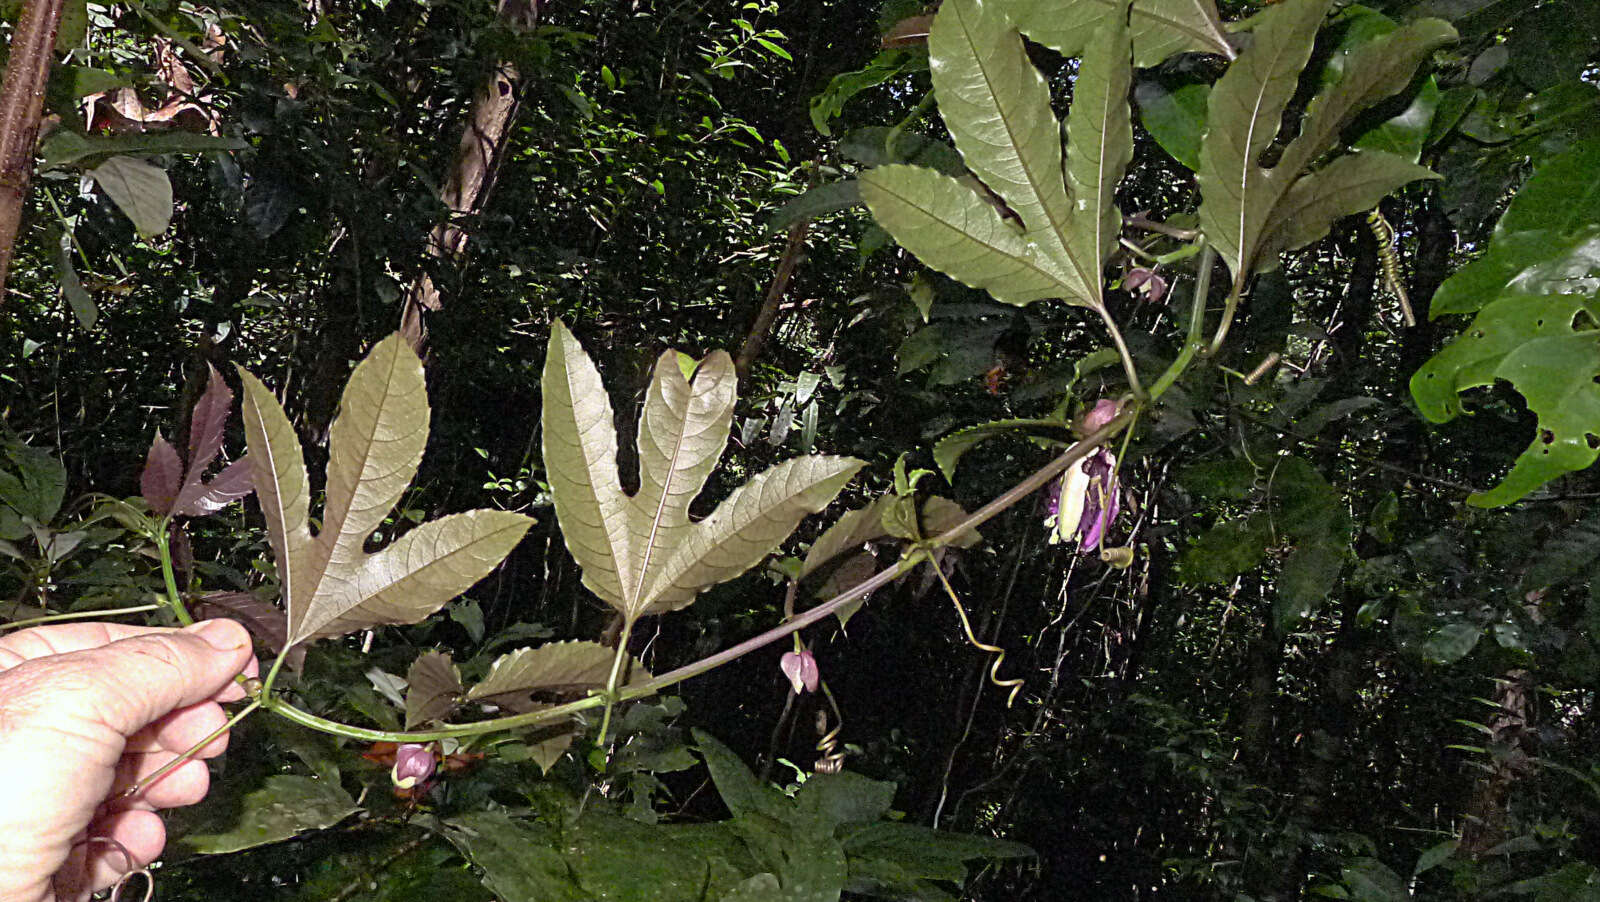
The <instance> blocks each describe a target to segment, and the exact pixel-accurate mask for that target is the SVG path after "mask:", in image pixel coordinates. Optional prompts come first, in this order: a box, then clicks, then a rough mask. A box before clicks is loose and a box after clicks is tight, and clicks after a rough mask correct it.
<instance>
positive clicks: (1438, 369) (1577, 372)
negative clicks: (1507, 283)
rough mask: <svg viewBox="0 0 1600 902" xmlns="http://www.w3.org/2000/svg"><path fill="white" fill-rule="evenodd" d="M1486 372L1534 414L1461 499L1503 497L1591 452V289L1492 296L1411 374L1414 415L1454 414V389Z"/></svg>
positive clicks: (1595, 309)
mask: <svg viewBox="0 0 1600 902" xmlns="http://www.w3.org/2000/svg"><path fill="white" fill-rule="evenodd" d="M1496 379H1504V380H1506V381H1507V382H1509V383H1511V385H1512V387H1513V388H1515V389H1516V390H1517V391H1518V392H1520V393H1521V394H1522V396H1523V398H1525V399H1526V401H1527V404H1528V409H1529V410H1531V411H1533V413H1534V414H1535V415H1536V416H1537V417H1538V420H1539V421H1538V426H1537V431H1536V433H1535V435H1534V439H1533V443H1532V444H1530V445H1529V446H1528V449H1527V450H1526V451H1524V452H1523V453H1522V455H1521V456H1519V457H1518V458H1517V461H1516V464H1515V465H1514V466H1513V467H1512V469H1511V472H1510V473H1509V474H1507V475H1506V478H1505V479H1504V480H1503V481H1502V482H1501V483H1500V484H1499V485H1497V486H1495V487H1494V488H1493V489H1491V490H1489V491H1487V492H1480V493H1477V494H1475V495H1473V496H1472V497H1471V498H1469V499H1468V502H1469V503H1470V504H1473V505H1475V506H1478V507H1499V506H1502V505H1506V504H1510V503H1511V502H1513V501H1516V500H1517V499H1519V498H1522V497H1523V496H1524V495H1527V494H1528V493H1529V492H1531V491H1533V490H1534V489H1536V488H1538V487H1539V486H1541V485H1543V484H1545V483H1546V482H1549V481H1550V480H1552V479H1555V478H1556V477H1558V476H1561V475H1562V474H1565V473H1570V472H1573V471H1575V470H1581V469H1584V468H1585V467H1588V466H1589V465H1590V464H1592V463H1594V461H1595V457H1596V456H1597V454H1600V384H1597V380H1600V297H1596V296H1589V297H1584V296H1580V295H1545V296H1542V297H1528V296H1523V295H1517V294H1507V295H1505V296H1502V297H1501V298H1499V299H1498V300H1495V301H1494V302H1492V303H1490V304H1487V305H1486V306H1484V308H1483V310H1482V312H1480V313H1479V314H1478V315H1477V317H1476V318H1475V319H1473V321H1472V325H1471V326H1469V327H1468V328H1467V330H1466V331H1465V332H1463V333H1462V334H1461V335H1460V336H1458V337H1457V338H1456V340H1455V341H1453V342H1451V343H1450V344H1449V345H1448V346H1446V347H1445V348H1444V349H1443V350H1441V351H1440V352H1439V353H1438V354H1436V355H1434V357H1433V359H1431V360H1429V361H1428V362H1427V363H1426V364H1424V365H1423V366H1422V368H1421V369H1419V370H1418V371H1417V373H1416V375H1414V376H1412V378H1411V394H1412V397H1413V398H1415V399H1416V402H1417V407H1418V408H1419V409H1420V410H1421V411H1422V414H1423V415H1424V416H1426V417H1427V418H1428V419H1430V420H1432V421H1434V422H1436V423H1443V422H1447V421H1449V420H1451V419H1453V418H1455V417H1456V416H1457V415H1458V414H1460V413H1461V401H1460V398H1459V397H1458V395H1459V393H1460V392H1463V391H1466V390H1468V389H1472V388H1478V387H1481V386H1485V385H1489V384H1491V383H1493V382H1494V381H1495V380H1496Z"/></svg>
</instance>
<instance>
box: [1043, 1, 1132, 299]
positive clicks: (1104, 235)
mask: <svg viewBox="0 0 1600 902" xmlns="http://www.w3.org/2000/svg"><path fill="white" fill-rule="evenodd" d="M1126 12H1127V9H1126V6H1125V5H1123V4H1118V5H1117V6H1116V7H1115V10H1114V12H1113V14H1112V15H1110V16H1107V17H1105V19H1104V20H1103V22H1102V24H1101V26H1100V28H1099V29H1098V30H1096V32H1095V35H1094V39H1093V40H1092V41H1091V42H1090V44H1089V46H1088V47H1087V48H1085V49H1084V53H1083V61H1082V63H1081V64H1080V65H1079V67H1078V80H1077V83H1076V84H1075V85H1074V87H1073V93H1072V109H1071V111H1070V112H1069V113H1068V115H1067V159H1066V177H1067V185H1068V188H1069V189H1070V190H1071V192H1072V217H1071V220H1070V227H1069V228H1068V230H1067V232H1066V244H1067V248H1068V251H1069V257H1070V259H1071V261H1072V263H1073V265H1074V266H1075V267H1076V270H1077V274H1078V278H1079V280H1080V281H1081V282H1082V283H1083V287H1084V290H1085V291H1086V292H1088V294H1089V296H1090V297H1091V298H1092V299H1093V300H1094V302H1095V304H1096V305H1100V304H1103V303H1104V297H1103V290H1104V286H1105V280H1104V279H1103V278H1102V274H1103V272H1104V267H1105V262H1106V259H1107V258H1108V257H1110V256H1111V252H1112V250H1114V249H1115V248H1116V246H1117V235H1118V233H1120V232H1121V231H1122V211H1121V210H1118V209H1117V184H1118V183H1119V182H1121V181H1122V176H1123V173H1124V172H1125V171H1126V170H1127V168H1128V163H1129V161H1131V160H1132V159H1133V119H1132V111H1131V110H1130V108H1129V106H1128V92H1129V90H1131V89H1132V87H1133V68H1132V66H1131V64H1130V61H1129V60H1130V57H1129V49H1128V27H1127V15H1126ZM1029 68H1032V67H1031V66H1030V67H1029Z"/></svg>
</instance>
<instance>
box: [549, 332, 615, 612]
mask: <svg viewBox="0 0 1600 902" xmlns="http://www.w3.org/2000/svg"><path fill="white" fill-rule="evenodd" d="M541 391H542V392H543V395H544V414H543V416H544V429H543V449H544V459H545V467H546V471H547V472H548V474H549V479H550V489H551V494H552V495H553V496H554V498H555V508H556V518H557V520H558V521H559V522H560V524H561V537H562V539H563V541H565V542H566V545H567V550H568V551H570V552H571V553H572V557H573V558H574V559H575V560H576V561H577V562H578V565H579V566H580V567H581V568H582V569H583V584H584V585H585V586H588V587H589V591H591V592H593V593H594V594H596V595H598V596H600V598H601V599H602V600H604V601H605V602H606V603H607V604H610V605H612V606H613V607H617V608H618V609H619V610H620V609H621V606H622V605H623V604H625V603H626V598H627V594H626V592H627V590H626V589H625V588H624V587H625V586H635V585H638V584H639V575H638V570H637V568H636V566H635V564H636V562H635V560H634V558H633V555H632V546H633V543H632V541H631V537H630V523H631V517H630V516H629V509H630V508H631V506H632V501H631V499H629V498H628V496H627V495H625V494H623V492H622V482H621V480H620V478H619V477H618V475H617V434H616V430H615V427H614V426H613V425H612V421H613V416H612V411H611V399H610V398H609V397H607V395H606V391H605V386H604V385H602V384H601V382H600V372H599V370H597V369H595V366H594V362H593V361H591V360H590V359H589V357H588V355H586V354H584V352H583V348H582V347H581V346H580V345H579V344H578V340H577V339H576V338H574V337H573V335H572V333H571V332H569V331H568V330H567V327H566V326H565V325H564V324H562V323H561V322H560V321H559V320H557V321H556V322H555V323H554V324H553V325H552V326H551V328H550V351H549V354H548V355H547V356H546V358H545V365H544V379H543V381H542V383H541Z"/></svg>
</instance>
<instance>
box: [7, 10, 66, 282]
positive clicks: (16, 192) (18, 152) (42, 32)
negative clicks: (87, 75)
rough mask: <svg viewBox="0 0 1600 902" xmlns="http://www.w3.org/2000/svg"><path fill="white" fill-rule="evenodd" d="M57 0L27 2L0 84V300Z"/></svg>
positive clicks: (35, 133)
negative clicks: (2, 81) (1, 83)
mask: <svg viewBox="0 0 1600 902" xmlns="http://www.w3.org/2000/svg"><path fill="white" fill-rule="evenodd" d="M61 5H62V0H29V2H27V3H26V4H25V5H24V6H23V10H22V17H21V19H19V20H18V21H17V27H16V29H15V30H14V31H12V33H11V47H10V50H11V58H10V59H9V60H7V61H6V74H5V82H4V84H3V85H0V298H3V297H4V296H5V285H6V275H7V273H8V272H9V271H10V269H11V256H12V253H13V251H14V249H15V246H16V243H17V232H18V231H20V230H21V228H22V208H23V205H24V203H25V202H26V201H27V199H28V182H29V180H30V179H32V177H33V155H34V146H35V145H36V144H37V143H38V138H39V113H40V111H41V110H43V109H44V86H45V81H46V80H47V79H48V78H49V77H50V62H51V55H52V53H53V52H54V50H55V44H56V28H57V27H58V26H59V25H60V24H61Z"/></svg>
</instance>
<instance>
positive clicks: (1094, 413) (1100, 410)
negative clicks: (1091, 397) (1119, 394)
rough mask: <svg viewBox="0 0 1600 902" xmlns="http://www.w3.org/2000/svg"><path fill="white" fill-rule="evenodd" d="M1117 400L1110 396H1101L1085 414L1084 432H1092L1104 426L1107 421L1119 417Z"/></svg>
mask: <svg viewBox="0 0 1600 902" xmlns="http://www.w3.org/2000/svg"><path fill="white" fill-rule="evenodd" d="M1118 409H1119V408H1118V406H1117V402H1115V401H1113V400H1111V399H1110V398H1101V399H1100V400H1099V401H1097V402H1096V403H1095V405H1094V406H1093V407H1091V408H1089V412H1088V413H1085V414H1084V415H1083V432H1084V433H1086V434H1087V433H1090V432H1094V431H1095V430H1097V429H1101V428H1103V427H1104V426H1105V425H1106V424H1107V423H1109V422H1111V421H1112V420H1114V419H1116V418H1117V410H1118Z"/></svg>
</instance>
